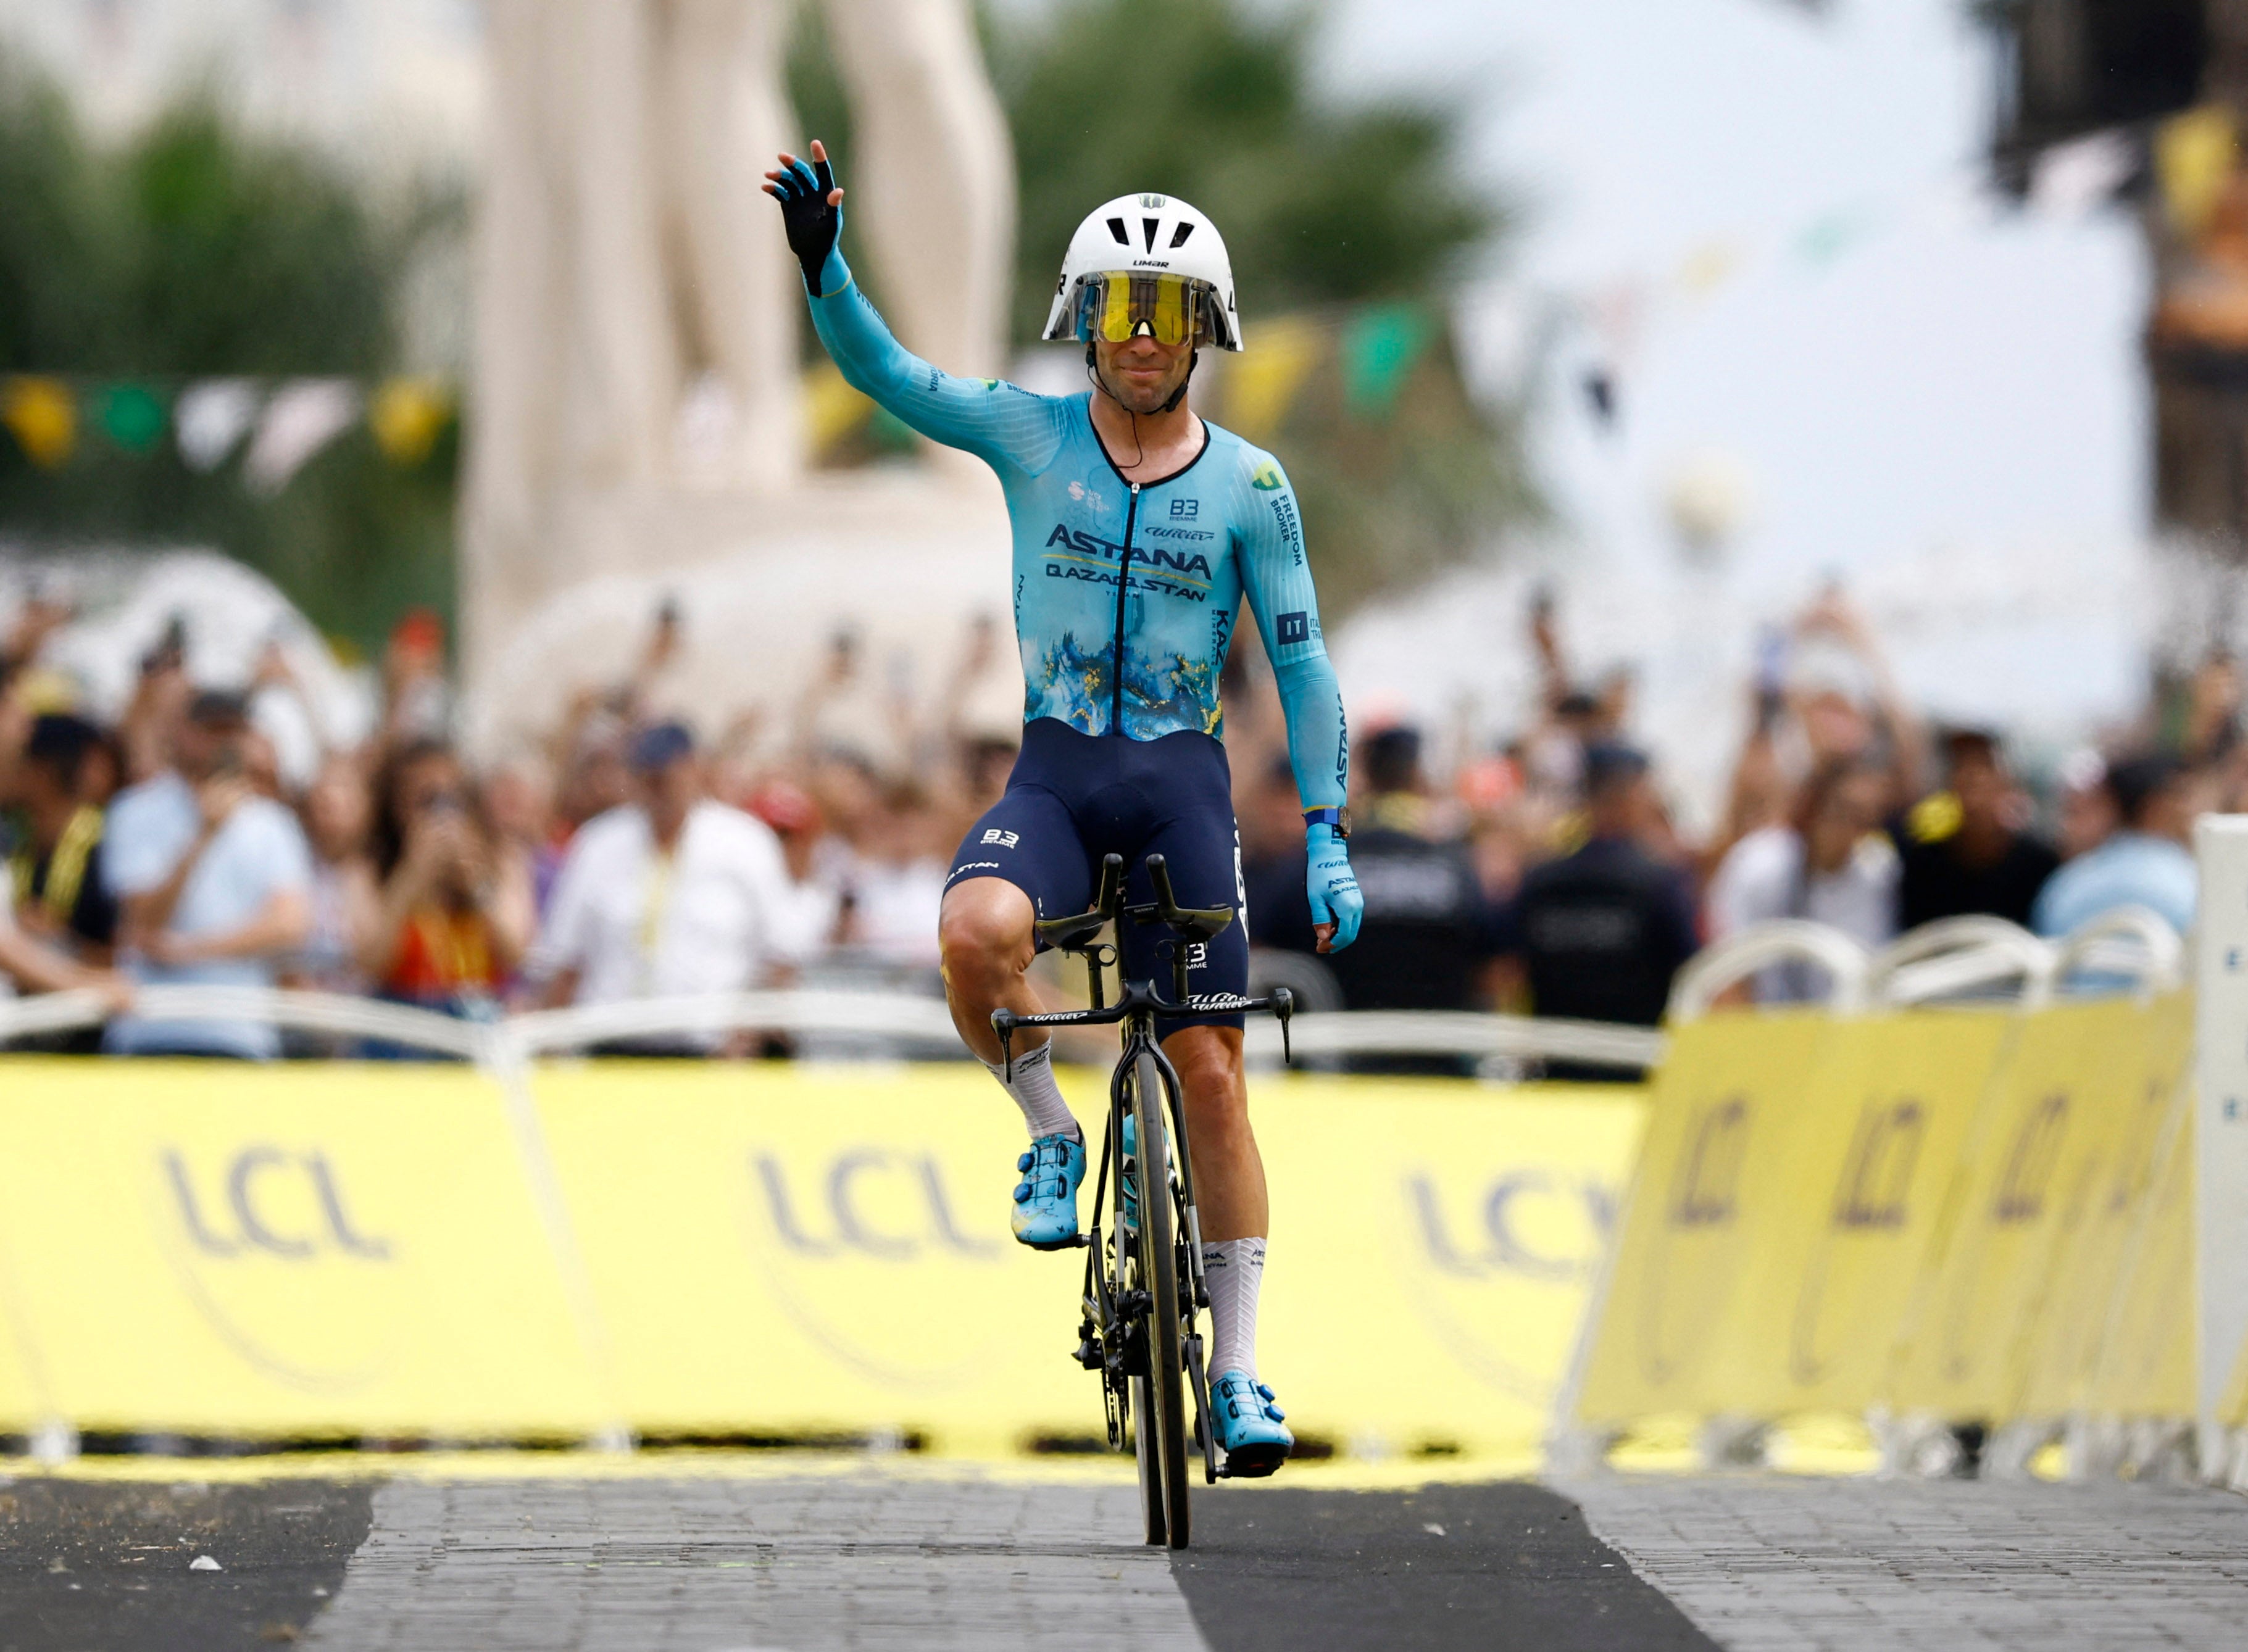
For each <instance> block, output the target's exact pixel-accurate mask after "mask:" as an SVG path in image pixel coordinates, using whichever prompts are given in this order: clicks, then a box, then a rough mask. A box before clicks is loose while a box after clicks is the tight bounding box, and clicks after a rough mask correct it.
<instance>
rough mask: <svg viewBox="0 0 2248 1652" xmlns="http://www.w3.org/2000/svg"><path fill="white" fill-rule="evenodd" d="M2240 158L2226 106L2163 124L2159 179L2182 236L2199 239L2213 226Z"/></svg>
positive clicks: (2189, 112)
mask: <svg viewBox="0 0 2248 1652" xmlns="http://www.w3.org/2000/svg"><path fill="white" fill-rule="evenodd" d="M2236 154H2237V145H2236V134H2234V132H2233V129H2232V112H2231V110H2230V109H2228V108H2226V107H2225V106H2224V105H2223V104H2221V103H2210V104H2204V105H2203V106H2201V107H2200V108H2198V109H2189V110H2187V111H2186V112H2185V113H2183V114H2182V115H2177V116H2176V117H2174V118H2172V119H2170V120H2165V121H2163V122H2162V126H2161V127H2160V128H2159V129H2158V130H2157V131H2156V133H2155V176H2157V177H2158V178H2160V179H2161V181H2162V205H2163V207H2164V208H2165V209H2167V210H2168V211H2169V220H2170V223H2171V225H2172V226H2173V227H2174V228H2175V229H2176V230H2177V231H2178V233H2179V234H2181V235H2184V236H2198V235H2199V234H2200V233H2201V232H2202V230H2203V229H2205V228H2207V227H2208V223H2209V217H2210V214H2211V213H2212V212H2214V211H2216V210H2217V197H2218V196H2219V195H2222V194H2223V193H2224V184H2225V181H2226V180H2227V179H2228V178H2230V177H2231V175H2232V168H2233V163H2234V160H2235V158H2236Z"/></svg>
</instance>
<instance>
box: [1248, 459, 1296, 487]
mask: <svg viewBox="0 0 2248 1652" xmlns="http://www.w3.org/2000/svg"><path fill="white" fill-rule="evenodd" d="M1286 480H1287V478H1286V477H1285V476H1282V475H1281V474H1280V467H1279V466H1278V465H1277V464H1274V463H1272V462H1271V460H1270V459H1259V460H1258V462H1257V468H1256V469H1255V470H1251V472H1250V473H1249V485H1250V486H1251V487H1252V488H1261V489H1262V490H1264V491H1265V492H1266V493H1271V492H1273V491H1275V490H1278V488H1279V487H1280V486H1281V485H1282V484H1283V483H1285V482H1286Z"/></svg>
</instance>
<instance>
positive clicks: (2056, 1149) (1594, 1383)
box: [1565, 992, 2193, 1431]
mask: <svg viewBox="0 0 2248 1652" xmlns="http://www.w3.org/2000/svg"><path fill="white" fill-rule="evenodd" d="M2190 1032H2191V1009H2190V997H2189V996H2188V995H2186V994H2184V993H2182V992H2180V993H2174V994H2170V995H2168V996H2166V997H2162V998H2159V999H2155V1000H2154V1001H2152V1002H2151V1003H2141V1002H2138V1001H2135V1000H2133V999H2128V998H2110V999H2102V1000H2092V1001H2085V1002H2078V1003H2068V1004H2060V1005H2056V1006H2052V1007H2048V1008H2045V1009H2040V1010H2036V1011H2019V1010H2016V1009H2012V1008H2004V1007H1995V1006H1994V1007H1988V1008H1964V1009H1956V1008H1942V1009H1915V1010H1906V1011H1895V1012H1891V1013H1887V1014H1881V1015H1874V1016H1867V1017H1863V1018H1827V1017H1826V1016H1824V1015H1820V1014H1817V1013H1813V1012H1807V1011H1790V1012H1787V1013H1785V1014H1780V1015H1774V1016H1758V1015H1717V1016H1713V1017H1710V1018H1707V1019H1704V1020H1702V1021H1697V1022H1694V1023H1690V1024H1689V1025H1686V1026H1684V1027H1682V1028H1680V1029H1679V1030H1678V1031H1677V1032H1676V1034H1675V1036H1674V1039H1673V1044H1672V1047H1671V1051H1670V1053H1669V1059H1667V1060H1666V1062H1665V1064H1664V1066H1663V1068H1662V1071H1661V1072H1660V1073H1658V1074H1657V1076H1656V1080H1655V1085H1654V1086H1653V1090H1652V1092H1651V1102H1650V1105H1651V1116H1650V1119H1649V1121H1648V1136H1647V1148H1646V1151H1645V1155H1644V1156H1643V1158H1642V1160H1641V1164H1640V1165H1639V1168H1638V1170H1637V1172H1636V1175H1635V1179H1634V1183H1633V1189H1634V1190H1633V1196H1632V1198H1631V1202H1630V1205H1629V1208H1628V1212H1627V1216H1626V1219H1625V1223H1624V1226H1623V1231H1622V1234H1621V1239H1620V1241H1619V1244H1618V1249H1617V1251H1616V1254H1615V1257H1614V1262H1613V1264H1612V1270H1611V1272H1610V1274H1609V1276H1608V1278H1607V1281H1606V1283H1605V1285H1604V1288H1603V1292H1602V1296H1601V1299H1600V1305H1599V1308H1598V1313H1597V1318H1596V1320H1595V1321H1594V1322H1593V1324H1592V1325H1590V1326H1588V1327H1587V1341H1586V1348H1585V1353H1584V1354H1583V1356H1582V1364H1581V1367H1580V1376H1579V1380H1578V1382H1577V1384H1576V1391H1575V1394H1574V1395H1573V1401H1572V1403H1571V1406H1570V1408H1569V1415H1568V1416H1567V1418H1566V1419H1565V1420H1566V1422H1570V1423H1572V1424H1573V1425H1575V1426H1579V1427H1588V1428H1591V1429H1594V1430H1596V1431H1597V1430H1603V1429H1617V1428H1627V1429H1628V1427H1629V1426H1630V1425H1631V1424H1632V1423H1633V1422H1637V1421H1640V1420H1642V1419H1647V1418H1652V1417H1658V1416H1676V1415H1679V1414H1682V1413H1683V1414H1687V1415H1697V1416H1728V1415H1732V1416H1747V1417H1751V1418H1766V1419H1777V1418H1779V1417H1783V1416H1787V1415H1790V1414H1792V1413H1800V1412H1806V1411H1834V1410H1853V1411H1855V1410H1865V1409H1871V1408H1873V1407H1875V1406H1884V1407H1887V1408H1889V1409H1893V1410H1897V1411H1922V1412H1929V1413H1933V1414H1935V1415H1937V1416H1945V1417H1950V1418H1955V1419H1960V1420H1965V1419H1970V1418H1973V1419H1984V1420H1991V1421H1999V1420H2005V1419H2008V1418H2011V1417H2014V1416H2025V1415H2058V1414H2059V1413H2060V1412H2061V1411H2064V1410H2067V1409H2075V1408H2076V1407H2078V1406H2081V1405H2087V1404H2091V1403H2094V1402H2097V1403H2099V1404H2100V1405H2101V1406H2102V1407H2103V1408H2105V1409H2110V1410H2114V1411H2116V1412H2119V1413H2121V1414H2127V1415H2167V1416H2178V1415H2186V1414H2190V1395H2188V1396H2186V1402H2184V1403H2181V1397H2182V1396H2181V1395H2180V1393H2179V1391H2178V1389H2177V1387H2176V1384H2177V1382H2178V1380H2179V1378H2180V1375H2181V1374H2185V1375H2186V1377H2187V1379H2188V1388H2189V1389H2190V1361H2191V1326H2192V1323H2193V1320H2192V1314H2191V1313H2190V1299H2191V1272H2190V1245H2191V1226H2190V1196H2188V1195H2186V1194H2185V1193H2183V1191H2182V1190H2181V1188H2180V1185H2179V1181H2178V1178H2179V1176H2180V1175H2181V1174H2182V1170H2181V1167H2182V1166H2183V1175H2184V1177H2185V1186H2186V1187H2187V1188H2190V1141H2186V1140H2184V1136H2185V1132H2184V1131H2183V1128H2182V1125H2181V1116H2182V1114H2181V1110H2182V1108H2183V1100H2182V1099H2181V1090H2182V1087H2183V1075H2184V1069H2185V1063H2186V1059H2187V1056H2188V1052H2189V1046H2190ZM2182 1207H2183V1208H2182ZM2181 1224H2182V1225H2181ZM2181 1236H2183V1250H2182V1251H2181V1248H2180V1244H2181ZM2153 1302H2160V1303H2162V1305H2163V1307H2162V1310H2161V1311H2160V1312H2158V1313H2149V1311H2148V1308H2147V1306H2146V1305H2148V1304H2149V1303H2153ZM2032 1407H2044V1408H2050V1409H2049V1410H2046V1411H2042V1412H2032V1410H2031V1409H2029V1408H2032Z"/></svg>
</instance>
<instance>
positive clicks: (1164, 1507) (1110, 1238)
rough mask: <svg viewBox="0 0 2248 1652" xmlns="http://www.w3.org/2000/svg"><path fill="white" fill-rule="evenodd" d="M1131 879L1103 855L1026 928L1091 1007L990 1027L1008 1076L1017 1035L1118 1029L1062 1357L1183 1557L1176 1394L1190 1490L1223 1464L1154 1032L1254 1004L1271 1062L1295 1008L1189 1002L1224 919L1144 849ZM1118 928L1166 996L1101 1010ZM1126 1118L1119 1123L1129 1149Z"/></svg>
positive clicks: (1168, 1090) (1178, 1114)
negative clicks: (1073, 961) (1137, 896)
mask: <svg viewBox="0 0 2248 1652" xmlns="http://www.w3.org/2000/svg"><path fill="white" fill-rule="evenodd" d="M1147 870H1148V884H1149V887H1150V888H1153V889H1154V891H1155V899H1154V900H1153V901H1144V902H1140V903H1136V904H1130V905H1127V904H1126V903H1125V901H1124V857H1123V856H1122V855H1121V854H1112V855H1110V856H1108V857H1107V859H1106V860H1103V861H1102V862H1101V867H1100V893H1099V894H1098V895H1097V896H1096V897H1095V898H1094V900H1093V908H1092V909H1091V910H1090V911H1087V912H1080V913H1078V914H1076V915H1074V916H1072V917H1066V918H1047V919H1045V920H1042V921H1041V922H1039V923H1038V938H1039V939H1040V940H1042V941H1044V942H1045V943H1046V944H1047V945H1049V946H1052V947H1056V948H1059V949H1061V950H1062V951H1065V952H1070V953H1074V954H1076V955H1077V956H1080V957H1082V958H1084V959H1085V961H1086V971H1087V973H1088V975H1089V977H1090V978H1091V983H1092V1004H1091V1007H1090V1008H1087V1009H1083V1010H1066V1011H1057V1012H1055V1013H1052V1014H1047V1015H1017V1014H1015V1013H1014V1012H1013V1011H1011V1010H995V1011H992V1012H991V1027H992V1030H993V1031H994V1032H997V1034H998V1035H999V1048H1000V1052H1001V1055H1002V1056H1003V1058H1004V1059H1005V1061H1006V1063H1007V1075H1008V1077H1009V1079H1010V1080H1011V1079H1012V1078H1013V1076H1014V1050H1015V1044H1014V1040H1015V1032H1016V1029H1017V1028H1018V1027H1039V1028H1045V1027H1082V1026H1112V1025H1117V1024H1118V1023H1121V1024H1122V1025H1123V1028H1124V1049H1123V1053H1122V1054H1121V1056H1120V1057H1119V1058H1118V1059H1117V1063H1116V1070H1115V1073H1114V1075H1113V1077H1112V1078H1111V1079H1110V1080H1109V1086H1108V1123H1107V1128H1106V1129H1105V1130H1104V1131H1103V1133H1102V1134H1101V1139H1100V1168H1099V1170H1098V1172H1097V1174H1096V1175H1095V1176H1093V1178H1092V1182H1093V1219H1092V1220H1091V1222H1089V1223H1088V1224H1086V1229H1085V1231H1084V1234H1083V1236H1082V1237H1079V1240H1078V1244H1079V1245H1080V1246H1082V1247H1084V1248H1085V1250H1086V1253H1087V1254H1086V1262H1085V1291H1084V1296H1083V1299H1082V1315H1081V1319H1080V1321H1079V1326H1078V1347H1077V1360H1078V1363H1079V1364H1080V1365H1082V1366H1084V1367H1085V1368H1086V1370H1088V1371H1097V1372H1099V1373H1100V1379H1101V1393H1102V1397H1103V1401H1104V1403H1105V1406H1106V1409H1107V1422H1108V1443H1109V1445H1110V1447H1111V1448H1112V1449H1113V1450H1119V1451H1121V1450H1127V1449H1129V1450H1132V1451H1133V1452H1134V1454H1135V1455H1136V1456H1137V1457H1138V1459H1139V1466H1140V1504H1141V1511H1142V1513H1143V1514H1144V1515H1145V1517H1146V1530H1147V1540H1148V1542H1149V1543H1151V1544H1162V1545H1167V1546H1169V1547H1171V1548H1174V1549H1183V1548H1185V1547H1186V1546H1187V1539H1188V1533H1189V1529H1190V1525H1189V1510H1188V1501H1187V1486H1188V1481H1189V1471H1188V1467H1187V1452H1188V1448H1189V1433H1188V1429H1187V1422H1186V1402H1187V1395H1188V1393H1189V1391H1191V1393H1192V1395H1193V1397H1194V1408H1195V1419H1194V1429H1193V1433H1192V1436H1191V1438H1192V1442H1193V1443H1194V1444H1195V1445H1196V1446H1198V1447H1199V1448H1200V1450H1201V1454H1202V1460H1203V1461H1202V1466H1203V1477H1204V1481H1205V1484H1216V1483H1217V1480H1218V1479H1220V1478H1221V1477H1223V1475H1224V1473H1225V1468H1224V1465H1223V1464H1222V1463H1220V1462H1219V1461H1218V1454H1217V1432H1216V1429H1214V1428H1213V1427H1212V1419H1211V1417H1210V1378H1209V1373H1208V1372H1207V1371H1205V1370H1204V1369H1203V1341H1202V1333H1200V1331H1199V1330H1197V1329H1196V1316H1197V1315H1198V1314H1199V1313H1201V1311H1202V1310H1203V1309H1204V1308H1207V1307H1208V1306H1210V1292H1209V1289H1208V1287H1207V1286H1206V1285H1204V1283H1203V1272H1202V1219H1201V1217H1200V1216H1199V1215H1198V1214H1197V1212H1196V1208H1195V1190H1194V1162H1193V1158H1192V1155H1190V1154H1189V1151H1188V1146H1187V1118H1186V1108H1185V1107H1184V1105H1183V1102H1182V1099H1181V1096H1180V1093H1179V1075H1178V1073H1177V1072H1176V1070H1175V1069H1174V1068H1173V1067H1172V1066H1171V1064H1170V1061H1169V1059H1167V1058H1166V1057H1165V1056H1164V1054H1163V1050H1162V1045H1161V1044H1160V1043H1159V1042H1158V1041H1157V1038H1156V1028H1157V1026H1158V1025H1159V1024H1160V1023H1162V1022H1163V1021H1165V1020H1176V1019H1178V1018H1182V1017H1184V1016H1191V1015H1209V1014H1210V1013H1212V1012H1219V1013H1226V1012H1232V1013H1248V1012H1265V1011H1269V1012H1271V1014H1272V1015H1273V1016H1274V1017H1276V1018H1278V1021H1279V1023H1280V1041H1281V1051H1282V1057H1283V1059H1286V1055H1287V1043H1288V1019H1289V1017H1290V1015H1291V1013H1292V1011H1293V1010H1294V1007H1295V1003H1294V999H1293V998H1292V997H1291V995H1290V994H1289V991H1288V990H1287V989H1286V988H1285V987H1276V988H1275V989H1273V991H1272V994H1271V997H1264V998H1244V997H1240V996H1239V995H1238V994H1236V993H1205V994H1203V996H1201V997H1196V996H1194V995H1193V993H1192V992H1191V991H1189V987H1188V984H1187V971H1188V969H1189V966H1190V964H1191V963H1192V961H1193V953H1194V951H1195V950H1196V949H1199V948H1203V947H1206V946H1208V945H1209V943H1210V941H1211V940H1212V939H1214V938H1215V937H1216V936H1219V935H1221V934H1223V932H1224V930H1225V928H1226V926H1227V925H1228V924H1230V923H1231V922H1234V919H1235V913H1234V909H1233V908H1231V907H1208V908H1189V907H1182V906H1180V905H1179V903H1178V901H1177V899H1176V897H1175V895H1174V894H1173V892H1172V889H1171V876H1170V871H1169V867H1166V866H1165V865H1164V862H1163V857H1162V855H1160V854H1151V855H1149V856H1148V860H1147ZM1125 923H1137V924H1141V925H1148V924H1160V925H1162V926H1163V927H1164V928H1166V929H1169V930H1170V931H1171V932H1172V936H1171V939H1170V940H1169V941H1168V942H1165V943H1162V945H1163V946H1167V947H1169V951H1170V961H1171V977H1172V989H1173V992H1172V996H1171V997H1169V998H1166V997H1163V996H1162V994H1161V993H1159V992H1158V991H1156V990H1155V983H1154V982H1153V981H1127V982H1124V983H1123V984H1121V989H1120V992H1119V996H1118V997H1117V999H1116V1001H1115V1003H1114V1004H1109V1003H1107V1001H1106V999H1105V997H1104V996H1103V991H1102V977H1101V970H1103V969H1104V968H1106V967H1107V966H1110V965H1113V964H1114V963H1115V962H1116V949H1115V948H1114V946H1113V945H1109V944H1107V943H1103V942H1102V941H1101V940H1100V935H1101V932H1102V931H1103V930H1105V929H1107V928H1108V927H1109V926H1110V925H1112V924H1114V925H1118V926H1121V925H1123V924H1125ZM1127 1120H1129V1121H1131V1127H1132V1129H1131V1134H1132V1141H1131V1148H1132V1150H1131V1151H1130V1152H1129V1153H1127V1152H1126V1151H1125V1121H1127ZM1112 1191H1113V1193H1114V1198H1115V1207H1114V1208H1115V1210H1116V1211H1117V1221H1116V1224H1115V1226H1114V1230H1104V1228H1103V1227H1102V1225H1101V1218H1102V1215H1103V1213H1104V1211H1105V1210H1107V1208H1108V1199H1109V1196H1110V1194H1111V1193H1112ZM1127 1441H1128V1447H1127Z"/></svg>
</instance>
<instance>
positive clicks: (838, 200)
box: [764, 138, 843, 298]
mask: <svg viewBox="0 0 2248 1652" xmlns="http://www.w3.org/2000/svg"><path fill="white" fill-rule="evenodd" d="M764 189H765V193H766V194H767V195H771V197H772V198H773V199H774V200H776V201H778V202H780V217H781V223H782V225H783V227H784V228H785V230H786V232H787V235H788V250H790V251H791V252H793V253H794V254H796V261H797V262H798V264H802V265H803V266H804V284H805V287H807V288H808V289H810V291H811V293H812V297H813V298H819V297H820V296H821V295H822V293H823V292H824V291H826V277H827V260H828V256H829V255H830V254H831V253H833V251H834V250H835V243H836V240H837V238H838V237H840V236H841V235H842V233H843V191H842V190H840V189H837V188H836V186H835V168H833V167H832V166H830V165H829V164H828V163H827V146H826V144H824V143H822V142H820V141H819V139H817V138H814V139H813V140H812V159H811V160H810V161H800V160H798V158H797V157H796V156H794V155H792V154H788V153H787V152H786V151H785V150H784V151H783V152H782V154H781V157H780V166H779V168H778V170H776V171H772V172H768V173H766V174H765V186H764Z"/></svg>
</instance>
